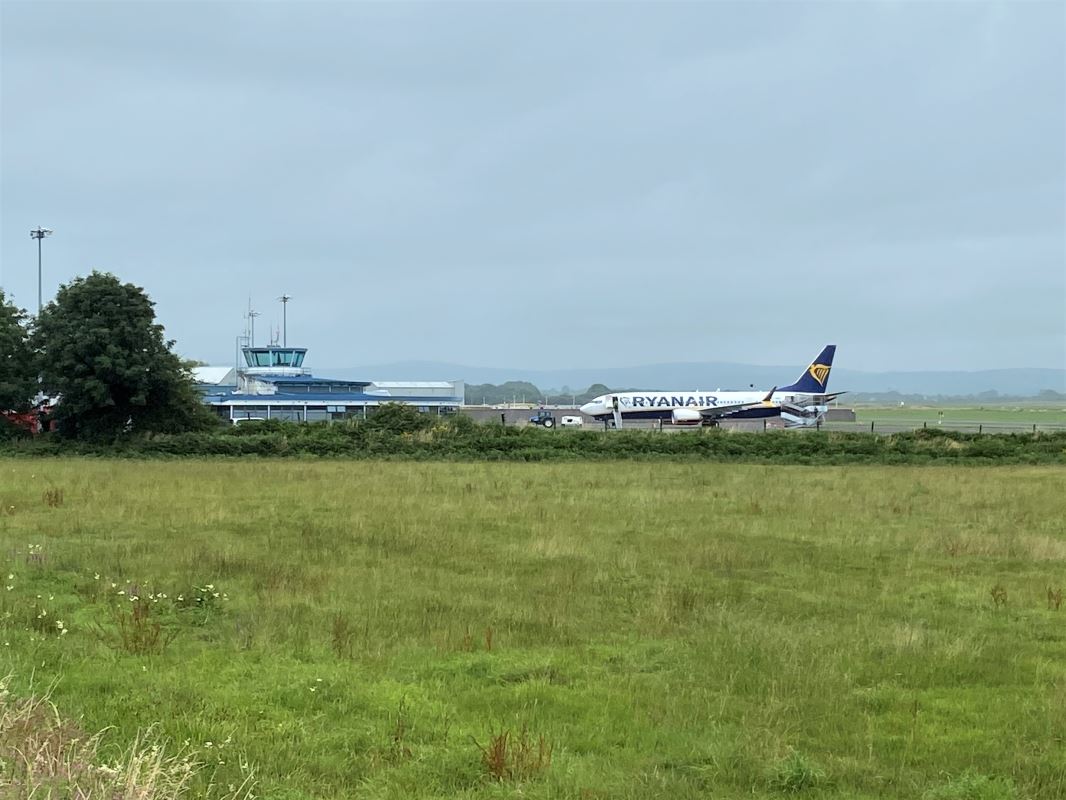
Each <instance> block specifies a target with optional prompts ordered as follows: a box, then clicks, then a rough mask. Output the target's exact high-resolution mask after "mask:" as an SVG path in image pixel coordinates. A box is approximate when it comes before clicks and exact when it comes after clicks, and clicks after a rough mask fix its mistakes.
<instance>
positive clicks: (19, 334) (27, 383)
mask: <svg viewBox="0 0 1066 800" xmlns="http://www.w3.org/2000/svg"><path fill="white" fill-rule="evenodd" d="M36 393H37V372H36V370H35V369H34V364H33V351H32V350H31V349H30V344H29V335H28V332H27V330H26V312H25V311H24V310H23V309H21V308H18V307H16V306H15V304H14V303H11V302H10V301H9V300H8V299H7V297H6V296H5V295H4V290H3V289H0V411H25V410H26V409H28V408H29V406H30V403H31V401H32V400H33V397H34V395H35V394H36Z"/></svg>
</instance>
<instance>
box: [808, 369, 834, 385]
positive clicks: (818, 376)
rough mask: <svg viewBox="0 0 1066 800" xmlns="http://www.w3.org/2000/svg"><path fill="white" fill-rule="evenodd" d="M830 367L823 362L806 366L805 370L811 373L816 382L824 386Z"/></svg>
mask: <svg viewBox="0 0 1066 800" xmlns="http://www.w3.org/2000/svg"><path fill="white" fill-rule="evenodd" d="M829 370H830V367H828V366H826V365H825V364H811V365H810V367H808V368H807V372H809V373H810V374H811V377H812V378H814V379H815V380H816V381H818V384H819V385H821V386H825V379H826V378H828V377H829Z"/></svg>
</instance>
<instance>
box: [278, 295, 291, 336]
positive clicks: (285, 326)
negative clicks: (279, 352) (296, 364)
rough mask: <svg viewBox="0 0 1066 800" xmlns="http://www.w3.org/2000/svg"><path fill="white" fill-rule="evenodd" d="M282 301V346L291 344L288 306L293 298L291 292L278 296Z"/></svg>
mask: <svg viewBox="0 0 1066 800" xmlns="http://www.w3.org/2000/svg"><path fill="white" fill-rule="evenodd" d="M278 300H280V301H281V346H282V347H288V346H289V317H288V313H287V312H288V308H289V301H290V300H292V295H291V294H283V295H282V296H281V297H279V298H278Z"/></svg>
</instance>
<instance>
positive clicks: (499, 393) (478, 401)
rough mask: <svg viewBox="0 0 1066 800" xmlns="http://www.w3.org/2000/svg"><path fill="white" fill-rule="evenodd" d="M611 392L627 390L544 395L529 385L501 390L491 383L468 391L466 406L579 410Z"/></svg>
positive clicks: (567, 390) (511, 385)
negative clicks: (517, 405) (531, 405)
mask: <svg viewBox="0 0 1066 800" xmlns="http://www.w3.org/2000/svg"><path fill="white" fill-rule="evenodd" d="M610 391H625V390H623V389H614V390H612V389H609V388H608V387H606V386H604V385H603V384H602V383H595V384H593V385H592V386H590V387H589V388H587V389H584V390H582V391H578V390H577V389H573V390H571V389H570V387H569V386H564V387H563V388H562V389H558V390H556V389H549V390H547V391H541V390H540V389H539V388H538V387H536V386H534V385H533V384H532V383H530V382H529V381H507V383H501V384H500V385H499V386H497V385H495V384H492V383H475V384H468V385H467V387H466V404H467V405H468V406H480V405H487V406H498V405H503V404H504V403H545V404H547V405H552V406H556V405H558V406H569V405H573V406H579V405H582V404H584V403H587V402H588V401H589V400H591V399H592V398H594V397H599V396H600V395H601V394H607V392H610Z"/></svg>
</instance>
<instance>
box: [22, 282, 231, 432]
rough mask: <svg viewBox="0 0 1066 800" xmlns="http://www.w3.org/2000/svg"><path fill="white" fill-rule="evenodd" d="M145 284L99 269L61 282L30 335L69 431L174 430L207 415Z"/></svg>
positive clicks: (200, 421)
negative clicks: (165, 337) (146, 290)
mask: <svg viewBox="0 0 1066 800" xmlns="http://www.w3.org/2000/svg"><path fill="white" fill-rule="evenodd" d="M154 306H155V304H154V303H153V302H152V301H151V300H150V299H149V298H148V295H146V294H145V293H144V290H143V289H141V288H140V287H138V286H134V285H133V284H131V283H122V282H120V281H119V279H118V278H116V277H115V276H114V275H111V274H108V273H100V272H93V273H92V274H91V275H89V276H88V277H87V278H77V279H75V280H73V281H72V282H70V283H69V284H66V285H64V286H62V287H60V289H59V293H58V294H57V295H56V299H55V300H54V301H53V302H51V303H49V304H48V306H47V307H46V308H45V309H44V310H43V311H42V313H41V315H40V319H38V320H37V324H36V325H35V326H34V332H33V337H32V339H31V342H32V344H33V345H34V348H35V350H36V351H37V354H38V358H39V362H38V363H39V369H40V373H41V379H42V384H43V388H44V390H45V391H46V392H48V393H49V394H55V395H58V396H59V402H58V404H57V406H56V408H55V419H56V421H57V422H58V425H59V432H60V434H61V435H63V436H69V437H76V438H81V439H103V438H113V437H115V436H118V435H121V434H123V433H127V432H163V433H174V432H179V431H183V430H190V429H195V428H200V427H202V426H204V425H206V424H208V423H209V420H210V419H211V417H210V414H209V412H208V411H207V409H206V408H205V407H204V405H203V403H201V402H200V398H199V396H198V394H197V392H196V389H195V388H194V387H193V385H192V381H191V380H190V377H189V374H188V372H187V371H186V370H185V368H184V367H183V365H182V363H181V360H180V359H179V358H178V356H177V355H176V354H175V353H174V352H173V351H172V349H171V348H172V347H173V345H174V342H172V341H167V340H165V339H164V338H163V326H162V325H160V324H158V323H157V322H156V321H155V310H154Z"/></svg>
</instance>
